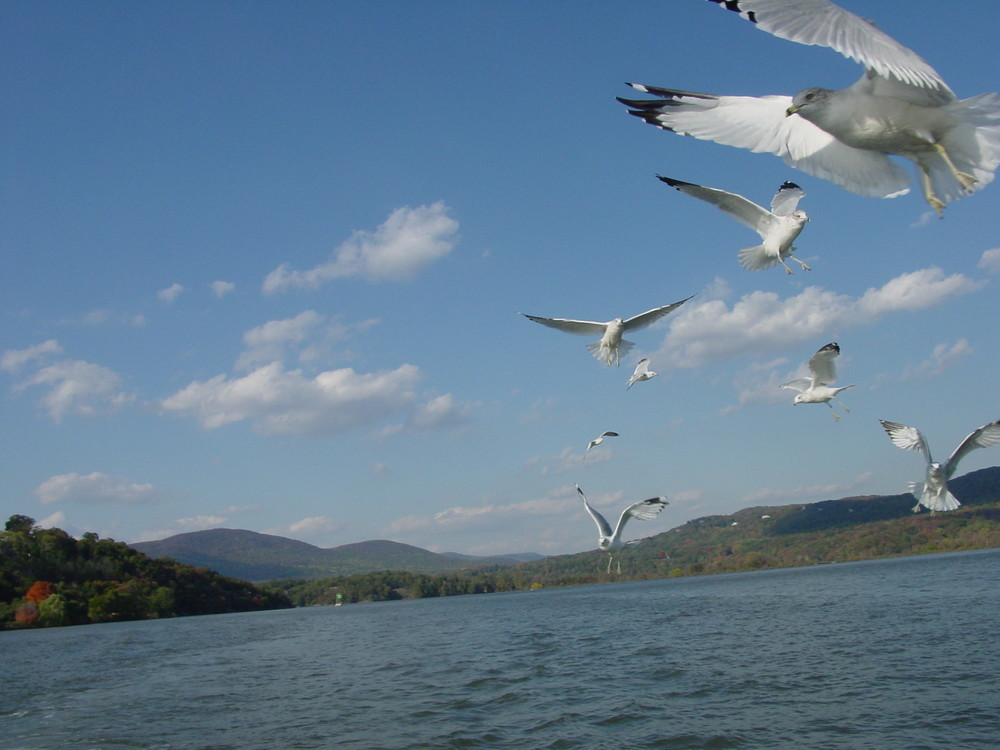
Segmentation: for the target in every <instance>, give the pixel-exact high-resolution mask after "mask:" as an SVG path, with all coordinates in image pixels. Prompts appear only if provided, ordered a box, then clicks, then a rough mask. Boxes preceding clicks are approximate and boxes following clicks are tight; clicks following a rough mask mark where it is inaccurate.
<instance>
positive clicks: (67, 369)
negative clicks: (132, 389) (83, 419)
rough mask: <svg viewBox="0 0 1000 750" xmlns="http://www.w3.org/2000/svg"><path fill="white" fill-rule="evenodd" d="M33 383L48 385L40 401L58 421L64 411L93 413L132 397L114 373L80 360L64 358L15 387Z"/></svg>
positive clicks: (20, 388) (112, 408)
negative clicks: (46, 392) (46, 393)
mask: <svg viewBox="0 0 1000 750" xmlns="http://www.w3.org/2000/svg"><path fill="white" fill-rule="evenodd" d="M36 385H37V386H48V387H49V388H50V390H49V393H48V395H46V396H44V397H43V398H42V399H41V403H42V404H43V405H44V406H45V408H46V409H47V410H48V413H49V417H51V418H52V420H53V421H54V422H61V421H62V418H63V417H64V416H66V415H67V414H74V415H78V416H94V415H95V414H98V413H99V412H101V411H105V410H114V409H118V408H120V407H121V406H123V405H124V404H126V403H128V402H129V401H131V400H132V399H133V398H134V397H133V396H132V395H131V394H128V393H126V392H125V391H123V390H122V379H121V378H120V377H119V376H118V375H117V373H115V372H113V371H112V370H109V369H108V368H107V367H101V366H100V365H95V364H92V363H91V362H84V361H83V360H63V361H61V362H56V363H54V364H51V365H48V366H46V367H43V368H41V369H40V370H38V371H37V372H36V373H35V374H34V375H33V376H31V377H30V378H28V379H27V380H25V381H23V382H21V383H19V384H18V385H17V390H22V389H24V388H28V387H30V386H36Z"/></svg>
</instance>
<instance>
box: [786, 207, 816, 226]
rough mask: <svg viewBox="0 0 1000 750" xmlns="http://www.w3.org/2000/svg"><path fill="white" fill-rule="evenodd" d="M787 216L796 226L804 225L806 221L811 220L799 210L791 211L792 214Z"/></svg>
mask: <svg viewBox="0 0 1000 750" xmlns="http://www.w3.org/2000/svg"><path fill="white" fill-rule="evenodd" d="M789 215H790V216H791V217H792V220H793V221H795V222H796V223H797V224H805V223H806V222H807V221H812V219H810V218H809V215H808V214H807V213H806V212H805V211H802V210H801V209H799V210H796V211H792V213H791V214H789Z"/></svg>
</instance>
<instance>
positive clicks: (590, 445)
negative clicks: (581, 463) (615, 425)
mask: <svg viewBox="0 0 1000 750" xmlns="http://www.w3.org/2000/svg"><path fill="white" fill-rule="evenodd" d="M609 437H618V433H617V432H611V431H610V430H608V431H607V432H602V433H601V434H600V435H598V436H597V437H595V438H594V439H593V440H591V441H590V442H589V443H587V450H585V451H584V453H589V452H590V449H591V448H596V447H597V446H598V445H600V444H601V443H603V442H604V438H609Z"/></svg>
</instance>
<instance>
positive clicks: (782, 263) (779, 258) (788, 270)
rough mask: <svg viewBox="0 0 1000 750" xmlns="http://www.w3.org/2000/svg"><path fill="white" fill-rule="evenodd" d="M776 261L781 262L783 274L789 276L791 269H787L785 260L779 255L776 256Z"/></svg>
mask: <svg viewBox="0 0 1000 750" xmlns="http://www.w3.org/2000/svg"><path fill="white" fill-rule="evenodd" d="M778 260H779V261H780V262H781V265H783V266H784V267H785V273H787V274H789V275H791V273H792V269H791V268H789V267H788V264H787V263H785V259H784V258H782V257H781V254H780V253H779V254H778ZM796 260H798V258H796Z"/></svg>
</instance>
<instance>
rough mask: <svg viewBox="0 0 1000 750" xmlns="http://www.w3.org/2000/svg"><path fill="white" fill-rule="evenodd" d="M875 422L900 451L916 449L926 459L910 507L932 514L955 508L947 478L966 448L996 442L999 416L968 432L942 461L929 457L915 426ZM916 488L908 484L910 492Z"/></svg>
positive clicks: (999, 424)
mask: <svg viewBox="0 0 1000 750" xmlns="http://www.w3.org/2000/svg"><path fill="white" fill-rule="evenodd" d="M879 422H881V423H882V427H884V428H885V431H886V433H887V434H888V435H889V439H890V440H892V442H893V444H894V445H896V446H898V447H900V448H902V449H903V450H910V451H920V452H921V453H923V454H924V458H925V459H926V460H927V476H926V477H925V478H924V484H923V488H922V489H921V490H920V497H919V499H918V500H917V504H916V505H914V506H913V512H914V513H916V512H917V511H918V510H920V506H921V505H922V506H924V507H925V508H927V509H928V510H930V511H931V512H932V513H933V512H934V511H937V510H955V509H957V508H958V506H959V505H961V503H960V502H958V499H957V498H956V497H955V496H954V495H952V494H951V492H949V491H948V480H949V479H951V477H952V474H954V473H955V469H957V468H958V462H959V461H961V460H962V458H963V457H964V456H965V454H967V453H968V452H969V451H973V450H975V449H976V448H988V447H989V446H991V445H996V444H997V443H1000V419H998V420H997V421H996V422H989V423H988V424H984V425H983V426H982V427H980V428H979V429H978V430H973V431H972V432H971V433H969V434H968V435H967V436H966V437H965V440H963V441H962V442H961V443H959V444H958V447H957V448H956V449H955V452H954V453H952V454H951V458H949V459H948V460H947V461H946V462H945V463H943V464H942V463H937V462H935V461H934V459H933V458H931V449H930V448H929V447H928V446H927V441H926V440H925V439H924V436H923V435H922V434H921V433H920V430H918V429H917V428H916V427H908V426H906V425H905V424H899V422H887V421H886V420H884V419H880V420H879ZM918 487H920V482H913V483H911V484H910V490H911V491H912V492H914V494H916V490H917V488H918Z"/></svg>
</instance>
